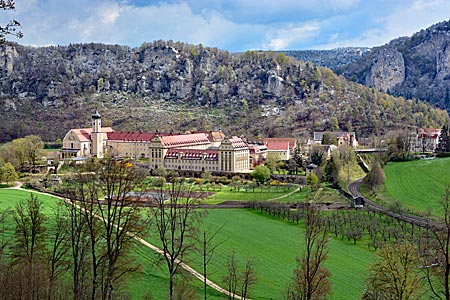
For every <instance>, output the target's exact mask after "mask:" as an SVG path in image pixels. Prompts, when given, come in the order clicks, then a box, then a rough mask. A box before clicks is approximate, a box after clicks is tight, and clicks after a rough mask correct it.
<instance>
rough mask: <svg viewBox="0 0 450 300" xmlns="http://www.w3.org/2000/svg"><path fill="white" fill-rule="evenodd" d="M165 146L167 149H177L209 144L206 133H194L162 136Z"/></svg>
mask: <svg viewBox="0 0 450 300" xmlns="http://www.w3.org/2000/svg"><path fill="white" fill-rule="evenodd" d="M159 138H160V139H161V142H162V144H163V146H165V147H167V148H176V147H182V146H189V145H198V144H209V143H210V141H209V140H208V136H207V134H206V133H192V134H181V135H167V136H160V137H159Z"/></svg>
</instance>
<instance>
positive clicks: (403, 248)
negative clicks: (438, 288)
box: [362, 241, 422, 300]
mask: <svg viewBox="0 0 450 300" xmlns="http://www.w3.org/2000/svg"><path fill="white" fill-rule="evenodd" d="M418 261H419V255H418V251H417V249H416V248H415V247H414V246H413V245H412V244H411V243H408V242H406V241H399V242H396V243H394V244H385V245H384V246H383V247H382V248H381V249H380V251H379V252H378V259H377V261H376V262H375V263H374V264H373V265H372V266H371V267H370V276H369V278H368V280H367V289H366V291H365V292H364V294H363V296H362V298H363V299H367V300H369V299H370V300H379V299H381V300H384V299H386V300H391V299H392V300H394V299H395V300H407V299H408V300H414V299H421V293H420V292H421V290H422V284H421V278H420V276H419V274H418V268H417V267H418V266H417V263H418Z"/></svg>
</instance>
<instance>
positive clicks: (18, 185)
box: [8, 182, 251, 300]
mask: <svg viewBox="0 0 450 300" xmlns="http://www.w3.org/2000/svg"><path fill="white" fill-rule="evenodd" d="M8 189H16V190H22V191H26V192H30V193H35V194H40V195H47V196H51V197H54V198H57V199H60V200H63V201H64V202H66V203H67V204H70V205H75V206H76V207H77V208H78V209H83V208H81V207H80V206H78V205H76V204H74V203H71V202H70V201H68V199H65V198H63V197H59V196H55V195H53V194H49V193H44V192H39V191H35V190H28V189H24V188H22V182H16V184H15V185H14V186H13V187H10V188H8ZM95 217H96V218H99V219H101V217H100V216H98V215H95ZM127 234H128V235H129V236H131V237H132V238H134V239H135V240H136V241H138V242H139V243H140V244H142V245H144V246H145V247H147V248H150V249H151V250H153V251H155V252H157V253H159V254H161V255H164V251H163V250H161V249H160V248H158V247H157V246H155V245H153V244H151V243H149V242H147V241H146V240H145V239H143V238H141V237H139V236H137V235H135V234H133V233H130V232H127ZM177 263H179V264H180V266H181V267H182V268H183V269H184V270H186V271H187V272H189V273H190V274H191V275H193V276H194V277H196V278H197V279H199V280H200V281H201V282H204V281H205V277H204V276H203V275H202V274H200V273H199V272H197V271H196V270H194V268H192V267H191V266H189V265H187V264H186V263H184V262H182V261H179V260H178V261H177ZM206 284H207V285H208V286H209V287H211V288H213V289H215V290H216V291H218V292H220V293H222V294H224V295H226V296H231V297H233V299H237V300H244V298H243V297H241V296H239V295H236V294H233V293H231V292H230V291H228V290H226V289H224V288H222V287H221V286H219V285H218V284H216V283H214V282H213V281H211V280H209V279H208V278H206ZM245 300H251V299H249V298H245Z"/></svg>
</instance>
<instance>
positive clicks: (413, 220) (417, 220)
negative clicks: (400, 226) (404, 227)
mask: <svg viewBox="0 0 450 300" xmlns="http://www.w3.org/2000/svg"><path fill="white" fill-rule="evenodd" d="M362 180H363V178H359V179H357V180H355V181H353V182H351V183H350V184H349V185H348V191H349V193H350V194H351V195H352V196H353V198H357V197H361V198H362V199H363V200H364V207H365V208H366V209H369V210H372V211H376V212H380V213H383V214H385V215H387V216H390V217H392V218H394V219H397V220H401V221H404V222H407V223H410V224H414V225H416V226H420V227H424V228H436V229H441V228H444V224H442V223H438V222H434V221H431V220H428V219H426V218H421V217H418V216H413V215H409V214H398V213H395V212H392V211H390V210H389V209H388V208H386V207H383V206H381V205H379V204H377V203H375V202H373V201H372V200H370V199H367V198H366V197H364V196H363V195H361V193H360V192H359V186H360V185H361V182H362Z"/></svg>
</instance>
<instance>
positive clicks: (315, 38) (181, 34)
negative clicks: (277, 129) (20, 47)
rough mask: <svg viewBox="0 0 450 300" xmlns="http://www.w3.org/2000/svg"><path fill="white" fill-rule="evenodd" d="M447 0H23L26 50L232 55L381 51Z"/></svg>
mask: <svg viewBox="0 0 450 300" xmlns="http://www.w3.org/2000/svg"><path fill="white" fill-rule="evenodd" d="M448 11H450V1H448V0H414V1H412V0H396V1H392V0H364V1H362V0H278V1H273V0H164V1H163V0H64V1H61V0H23V1H17V3H16V11H15V12H4V13H3V14H0V24H4V23H5V22H6V21H7V20H9V19H12V18H14V19H17V20H19V21H20V22H21V23H22V31H23V32H24V34H25V37H24V38H23V39H22V40H18V42H19V43H21V44H25V45H38V46H40V45H57V44H60V45H64V44H69V43H78V42H101V43H111V44H121V45H128V46H132V47H134V46H139V45H141V44H142V43H144V42H149V41H152V40H157V39H163V40H174V41H182V42H187V43H194V44H198V43H202V44H203V45H205V46H211V47H218V48H221V49H226V50H231V51H245V50H248V49H271V50H281V49H324V48H330V47H341V46H376V45H381V44H384V43H386V42H388V41H389V40H391V39H393V38H396V37H398V36H404V35H411V34H412V33H414V32H416V31H418V30H420V29H422V28H426V27H428V26H430V25H431V24H434V23H436V22H438V21H442V20H445V19H446V18H448V16H447V12H448Z"/></svg>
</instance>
